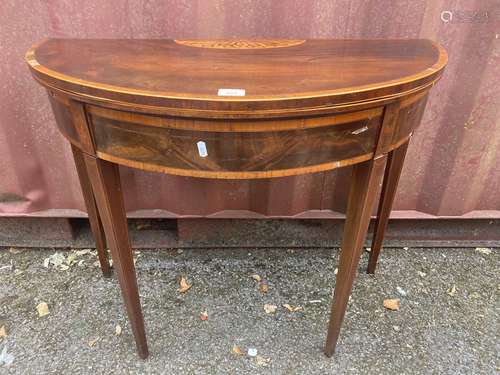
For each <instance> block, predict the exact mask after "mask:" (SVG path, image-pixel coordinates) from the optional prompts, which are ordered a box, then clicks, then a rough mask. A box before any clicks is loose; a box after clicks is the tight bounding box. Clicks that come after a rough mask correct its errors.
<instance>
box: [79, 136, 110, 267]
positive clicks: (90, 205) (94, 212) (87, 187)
mask: <svg viewBox="0 0 500 375" xmlns="http://www.w3.org/2000/svg"><path fill="white" fill-rule="evenodd" d="M71 151H72V152H73V159H74V160H75V166H76V171H77V172H78V179H79V180H80V185H81V188H82V193H83V199H84V201H85V207H86V208H87V214H88V217H89V224H90V229H91V231H92V235H93V236H94V241H95V245H96V249H97V257H98V259H99V264H100V265H101V271H102V273H103V275H104V276H105V277H110V276H111V266H110V264H109V260H108V250H107V246H106V235H105V234H104V228H103V225H102V221H101V217H100V215H99V211H98V209H97V204H96V201H95V197H94V193H93V191H92V184H91V182H90V178H89V175H88V173H87V167H86V166H85V159H84V156H83V154H82V151H81V150H80V149H79V148H78V147H76V146H74V145H72V146H71Z"/></svg>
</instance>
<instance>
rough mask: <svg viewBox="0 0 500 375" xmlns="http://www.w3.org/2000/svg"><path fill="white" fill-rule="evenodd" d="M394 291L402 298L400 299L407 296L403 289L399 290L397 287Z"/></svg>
mask: <svg viewBox="0 0 500 375" xmlns="http://www.w3.org/2000/svg"><path fill="white" fill-rule="evenodd" d="M396 290H397V291H398V293H399V295H400V296H402V297H406V295H407V294H408V293H406V290H404V289H403V288H401V287H400V286H398V287H397V288H396Z"/></svg>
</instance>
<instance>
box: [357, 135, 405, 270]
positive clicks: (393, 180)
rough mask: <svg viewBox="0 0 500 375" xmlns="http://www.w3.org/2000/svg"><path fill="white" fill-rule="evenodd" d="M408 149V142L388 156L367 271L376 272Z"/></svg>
mask: <svg viewBox="0 0 500 375" xmlns="http://www.w3.org/2000/svg"><path fill="white" fill-rule="evenodd" d="M406 150H408V142H406V143H404V144H402V145H401V146H399V148H397V149H395V150H393V151H391V152H390V153H389V155H388V158H387V165H386V167H385V175H384V182H383V185H382V192H381V194H380V201H379V206H378V212H377V220H376V221H375V228H374V231H373V239H372V249H371V252H370V257H369V259H368V267H367V269H366V272H367V273H374V272H375V268H376V267H377V260H378V256H379V254H380V250H381V248H382V242H383V241H384V235H385V230H386V228H387V223H388V222H389V215H390V213H391V209H392V204H393V203H394V197H395V196H396V189H397V186H398V182H399V177H400V176H401V170H402V169H403V164H404V161H405V156H406Z"/></svg>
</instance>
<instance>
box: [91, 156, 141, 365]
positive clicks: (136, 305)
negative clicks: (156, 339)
mask: <svg viewBox="0 0 500 375" xmlns="http://www.w3.org/2000/svg"><path fill="white" fill-rule="evenodd" d="M83 157H84V160H85V165H86V167H87V172H88V175H89V178H90V182H91V185H92V190H93V192H94V196H95V199H96V202H97V206H98V208H99V215H100V217H101V218H102V223H103V225H104V229H105V231H106V238H107V240H108V242H109V247H110V250H111V256H112V257H113V265H114V268H115V270H116V273H117V276H118V281H119V283H120V287H121V291H122V296H123V300H124V302H125V307H126V309H127V314H128V318H129V321H130V325H131V327H132V332H133V334H134V337H135V342H136V345H137V352H138V353H139V356H140V357H141V358H147V356H148V355H149V353H148V345H147V341H146V330H145V328H144V319H143V317H142V309H141V303H140V300H139V289H138V287H137V279H136V276H135V266H134V258H133V254H132V249H131V247H130V240H129V238H128V228H127V217H126V216H125V207H124V205H123V196H122V192H121V185H120V174H119V171H118V166H117V165H116V164H112V163H109V162H107V161H105V160H99V159H96V158H94V157H92V156H90V155H86V154H83Z"/></svg>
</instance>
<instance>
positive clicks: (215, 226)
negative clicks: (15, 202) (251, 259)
mask: <svg viewBox="0 0 500 375" xmlns="http://www.w3.org/2000/svg"><path fill="white" fill-rule="evenodd" d="M343 224H344V221H343V220H342V219H328V220H324V219H268V220H266V219H258V220H256V219H129V230H130V237H131V241H132V245H133V247H134V248H142V249H144V248H181V247H184V248H187V247H201V248H213V247H250V248H253V247H284V248H291V247H298V248H300V247H336V246H340V241H341V238H342V230H343ZM372 230H373V220H372V223H371V225H370V229H369V234H368V239H367V243H366V246H370V244H369V242H370V238H371V231H372ZM384 245H385V246H386V247H405V246H407V247H438V246H439V247H475V246H488V247H497V246H500V220H498V219H494V220H491V219H456V220H455V219H427V220H426V219H423V220H422V219H418V220H417V219H394V220H391V221H390V222H389V226H388V229H387V232H386V240H385V242H384ZM0 246H5V247H41V248H46V247H56V248H67V247H71V248H87V247H93V246H94V242H93V239H92V236H91V233H90V228H89V225H88V221H87V219H67V218H33V217H30V218H19V217H16V218H0Z"/></svg>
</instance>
